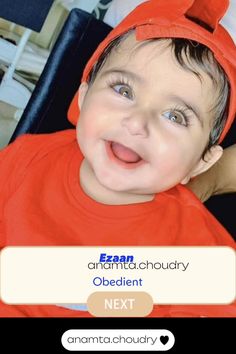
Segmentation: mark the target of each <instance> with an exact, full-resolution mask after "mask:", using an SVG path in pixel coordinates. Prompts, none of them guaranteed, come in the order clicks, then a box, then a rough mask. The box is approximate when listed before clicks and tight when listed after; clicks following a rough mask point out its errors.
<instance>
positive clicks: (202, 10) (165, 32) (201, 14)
mask: <svg viewBox="0 0 236 354" xmlns="http://www.w3.org/2000/svg"><path fill="white" fill-rule="evenodd" d="M228 6H229V1H228V0H181V1H180V0H168V1H166V0H150V1H146V2H144V3H142V4H141V5H139V6H137V7H136V8H135V9H134V10H133V11H132V12H131V13H130V14H129V15H128V16H127V17H125V19H124V20H123V21H122V22H121V23H120V24H119V25H118V26H117V27H115V28H114V29H113V30H112V31H111V32H110V33H109V35H108V36H107V37H106V38H105V39H104V40H103V41H102V42H101V44H100V45H99V46H98V48H97V49H96V51H95V52H94V54H93V55H92V57H91V58H90V60H89V61H88V63H87V65H86V67H85V69H84V72H83V77H82V82H83V81H86V80H87V78H88V75H89V73H90V71H91V69H92V68H93V66H94V65H95V63H96V62H97V60H98V59H99V57H100V55H101V54H102V53H103V51H104V49H105V48H106V47H107V46H108V44H109V43H110V42H111V41H113V40H114V39H115V38H117V37H119V36H121V35H122V34H124V33H125V32H127V31H128V30H130V29H135V31H136V39H137V40H138V41H144V40H147V39H151V38H187V39H191V40H194V41H197V42H199V43H202V44H204V45H205V46H207V47H208V48H210V49H211V51H212V52H213V53H214V56H215V58H216V60H217V61H218V63H219V64H220V65H221V66H222V67H223V69H224V71H225V73H226V74H227V76H228V79H229V82H230V105H229V112H228V118H227V122H226V125H225V127H224V130H223V132H222V133H221V137H220V142H221V141H222V140H223V139H224V137H225V135H226V133H227V132H228V130H229V128H230V126H231V124H232V123H233V120H234V118H235V112H236V46H235V44H234V41H233V40H232V38H231V37H230V35H229V34H228V32H227V31H226V30H225V29H224V28H223V27H222V26H221V25H220V24H219V21H220V20H221V18H222V17H223V15H224V14H225V12H226V10H227V8H228ZM192 19H198V20H201V21H202V22H204V23H205V24H206V25H207V27H208V28H209V29H206V28H205V27H204V28H203V27H202V26H200V25H199V24H197V23H196V22H194V21H193V20H192ZM78 117H79V107H78V93H77V94H76V95H75V97H74V98H73V101H72V103H71V105H70V108H69V111H68V118H69V120H70V122H71V123H72V124H74V125H76V123H77V120H78Z"/></svg>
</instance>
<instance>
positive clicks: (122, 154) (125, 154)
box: [111, 142, 141, 163]
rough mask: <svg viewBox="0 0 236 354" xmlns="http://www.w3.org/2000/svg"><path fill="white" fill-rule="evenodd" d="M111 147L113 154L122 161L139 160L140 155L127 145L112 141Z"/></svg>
mask: <svg viewBox="0 0 236 354" xmlns="http://www.w3.org/2000/svg"><path fill="white" fill-rule="evenodd" d="M111 149H112V151H113V154H114V155H115V156H116V157H117V158H118V159H119V160H122V161H124V162H129V163H131V162H133V163H134V162H138V161H140V160H141V157H140V156H139V155H138V154H136V152H135V151H133V150H131V149H129V148H128V147H126V146H124V145H121V144H119V143H115V142H112V143H111Z"/></svg>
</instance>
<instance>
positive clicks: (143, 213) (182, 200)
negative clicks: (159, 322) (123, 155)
mask: <svg viewBox="0 0 236 354" xmlns="http://www.w3.org/2000/svg"><path fill="white" fill-rule="evenodd" d="M82 159H83V156H82V154H81V152H80V150H79V146H78V144H77V141H76V136H75V130H67V131H63V132H57V133H54V134H45V135H25V136H22V137H20V138H19V139H17V141H16V142H15V143H13V144H11V145H10V146H8V147H7V148H5V149H4V150H2V151H1V152H0V195H1V198H0V247H1V248H2V247H5V246H7V245H8V246H9V245H15V246H21V245H22V246H29V245H30V246H49V245H50V246H55V245H57V246H68V245H77V246H79V245H81V246H83V245H86V246H132V245H136V246H150V245H155V246H159V245H165V246H168V245H182V246H187V245H208V246H209V245H228V246H231V247H234V248H235V242H234V240H233V239H232V237H231V236H230V235H229V234H228V233H227V231H226V230H225V229H224V228H223V226H221V225H220V224H219V222H218V221H217V220H216V219H215V218H214V217H213V216H212V215H211V214H210V213H209V212H208V211H207V209H206V208H205V207H204V206H203V205H202V203H201V202H200V201H199V200H198V199H197V198H196V197H195V195H194V194H193V193H192V192H191V191H189V190H188V189H187V188H185V187H183V186H182V185H178V186H176V187H175V188H172V189H171V190H169V191H167V192H163V193H159V194H157V195H156V196H155V198H154V200H152V201H150V202H146V203H139V204H130V205H112V206H111V205H104V204H100V203H98V202H96V201H94V200H92V199H91V198H90V197H88V196H87V195H86V194H85V193H84V192H83V190H82V189H81V187H80V184H79V169H80V164H81V161H82ZM151 315H152V316H153V317H165V316H167V317H168V316H184V317H185V316H219V317H221V316H226V317H229V316H233V317H236V307H234V306H233V305H227V306H182V305H181V306H180V305H179V306H155V308H154V311H153V312H152V314H151ZM0 316H1V317H3V316H10V317H14V316H17V317H18V316H30V317H34V316H35V317H40V316H41V317H44V316H45V317H83V316H90V315H89V314H88V313H87V312H84V311H75V310H68V309H65V308H61V307H58V306H53V305H52V306H42V305H40V306H7V305H5V304H3V303H0Z"/></svg>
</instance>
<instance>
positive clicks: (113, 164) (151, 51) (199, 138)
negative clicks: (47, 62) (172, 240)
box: [77, 35, 215, 195]
mask: <svg viewBox="0 0 236 354" xmlns="http://www.w3.org/2000/svg"><path fill="white" fill-rule="evenodd" d="M200 74H201V80H200V79H199V78H198V77H197V76H196V75H194V74H193V73H192V72H190V71H186V70H185V69H183V68H181V67H180V65H179V64H178V63H177V62H176V59H175V58H174V54H173V53H172V51H171V48H170V47H168V45H167V41H164V42H163V41H159V42H158V41H157V42H149V43H145V44H142V45H140V44H138V47H137V42H136V40H135V38H134V36H133V35H130V36H129V37H128V38H127V39H126V40H125V41H124V42H123V43H122V44H121V45H120V47H119V48H118V49H116V50H113V52H112V53H111V55H110V57H109V58H108V60H107V61H106V63H105V65H104V67H103V68H102V69H101V71H100V72H99V73H98V75H97V77H96V79H95V81H94V83H93V84H92V85H91V87H89V88H88V87H87V84H85V83H84V84H82V86H81V89H80V111H81V113H80V118H79V122H78V129H77V135H78V141H79V145H80V148H81V150H82V153H83V154H84V156H85V159H86V160H87V161H88V163H89V165H90V166H91V168H92V171H93V173H94V174H95V176H96V178H97V180H98V181H99V183H100V184H101V185H102V186H104V187H105V188H107V189H109V190H112V191H118V192H127V193H135V194H143V195H145V194H153V193H157V192H160V191H163V190H167V189H169V188H171V187H173V186H174V185H176V184H178V183H180V182H182V183H185V182H186V181H187V180H188V179H189V177H191V176H192V175H195V174H198V173H199V172H201V166H203V165H204V161H203V160H202V159H201V156H202V152H203V150H204V148H205V146H206V144H207V141H208V137H209V133H210V129H211V122H212V118H213V117H212V113H211V112H210V109H211V107H212V102H214V100H215V97H214V90H213V85H212V82H211V80H210V78H209V77H208V76H207V75H206V74H205V73H203V72H201V71H200Z"/></svg>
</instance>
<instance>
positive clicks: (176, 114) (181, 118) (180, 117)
mask: <svg viewBox="0 0 236 354" xmlns="http://www.w3.org/2000/svg"><path fill="white" fill-rule="evenodd" d="M163 116H164V117H165V118H167V119H169V120H171V121H172V122H174V123H177V124H181V125H186V126H187V119H186V116H185V114H184V113H182V112H180V111H172V110H171V111H166V112H164V113H163Z"/></svg>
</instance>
